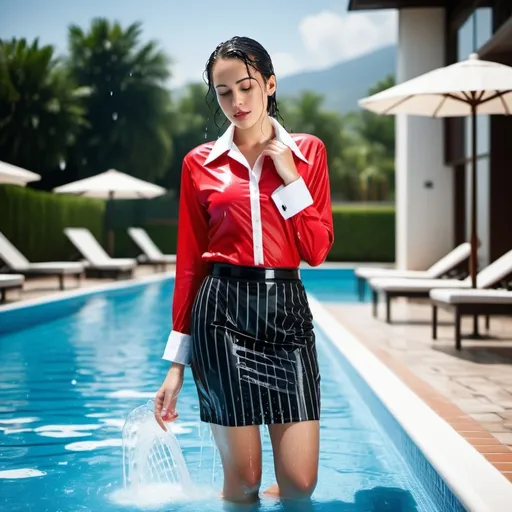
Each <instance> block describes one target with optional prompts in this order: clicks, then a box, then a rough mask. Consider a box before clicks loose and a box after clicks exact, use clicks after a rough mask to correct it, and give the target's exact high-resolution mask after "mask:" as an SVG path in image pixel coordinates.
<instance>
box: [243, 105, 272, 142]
mask: <svg viewBox="0 0 512 512" xmlns="http://www.w3.org/2000/svg"><path fill="white" fill-rule="evenodd" d="M273 136H274V126H273V125H272V121H271V120H270V118H269V116H268V115H267V114H266V113H265V115H263V116H261V118H260V119H259V120H258V122H257V123H256V124H255V125H254V126H251V128H248V129H247V130H240V129H238V128H235V133H234V136H233V141H234V142H235V144H236V145H237V146H239V147H240V146H242V147H252V146H259V145H261V144H264V145H266V144H267V143H268V141H269V140H270V139H272V137H273Z"/></svg>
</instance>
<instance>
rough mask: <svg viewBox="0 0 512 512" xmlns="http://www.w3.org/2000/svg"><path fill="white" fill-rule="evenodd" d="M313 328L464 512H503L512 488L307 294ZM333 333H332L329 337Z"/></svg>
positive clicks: (391, 371) (325, 309)
mask: <svg viewBox="0 0 512 512" xmlns="http://www.w3.org/2000/svg"><path fill="white" fill-rule="evenodd" d="M308 296H309V302H310V306H311V309H312V313H313V317H314V319H315V323H317V324H318V326H319V327H320V328H321V329H322V331H324V332H325V335H326V336H327V337H328V338H329V340H330V341H331V343H332V344H333V346H334V348H336V349H338V350H339V352H341V354H342V355H343V357H345V358H346V359H347V361H348V362H349V363H350V364H351V365H352V367H353V368H354V369H355V371H356V372H357V373H359V375H360V376H361V377H362V378H363V380H364V381H365V382H366V383H367V384H368V386H369V387H370V388H371V390H372V392H373V393H375V394H376V395H377V397H378V398H379V399H380V400H381V402H382V403H383V404H384V406H385V407H386V408H387V409H388V410H389V412H390V413H391V414H392V416H393V417H394V418H395V419H396V421H397V422H398V423H399V424H400V425H401V426H402V428H403V429H404V430H405V432H406V433H407V434H408V435H409V437H410V438H411V439H412V441H413V442H414V443H415V444H416V445H417V446H418V448H419V449H420V451H421V452H422V453H423V455H424V456H425V458H426V459H427V460H428V461H429V462H430V464H432V466H433V467H434V468H435V470H436V471H437V472H438V473H439V475H440V476H441V477H442V478H443V480H444V481H445V482H446V484H447V485H448V487H449V488H450V489H451V491H452V492H453V494H454V495H455V496H456V497H457V498H458V499H459V500H460V502H461V503H462V505H463V506H464V507H465V508H466V509H467V510H468V511H470V512H509V511H510V503H512V483H511V482H509V481H508V480H507V478H506V477H505V476H504V475H503V474H502V473H501V472H500V471H499V470H498V469H497V468H496V467H494V466H493V465H492V463H491V462H489V461H488V460H487V459H486V458H485V457H484V456H483V455H482V454H481V453H479V452H478V451H477V450H476V449H475V448H474V447H473V446H472V445H471V444H470V443H469V442H468V441H467V440H466V439H465V438H464V437H463V436H462V435H461V434H460V433H459V432H457V431H456V430H455V429H454V428H453V427H452V426H451V425H450V424H449V423H447V422H446V421H445V420H444V419H443V418H442V417H441V416H439V415H438V414H437V413H436V412H435V411H434V410H433V409H432V408H431V407H430V406H429V405H428V404H427V403H426V402H425V401H424V400H423V399H422V398H421V397H420V396H418V395H417V394H416V393H415V392H414V391H413V390H412V389H411V388H410V387H409V386H407V384H405V383H404V382H403V381H402V380H401V379H400V377H399V376H398V375H397V374H396V373H395V372H394V371H393V370H392V369H391V368H389V367H388V366H387V365H386V364H385V363H384V362H383V361H381V360H380V359H379V357H378V356H377V355H376V354H375V353H374V352H373V351H372V350H371V349H370V348H368V347H367V346H366V345H365V344H364V343H363V342H361V341H360V340H359V339H358V338H357V336H355V335H354V334H352V333H351V332H350V331H349V330H348V329H347V328H346V327H345V326H343V324H342V323H341V322H339V321H338V320H336V318H335V317H334V316H333V315H332V314H331V313H330V312H329V311H328V310H327V308H325V306H323V305H322V303H321V302H320V301H319V300H317V299H316V298H315V297H314V295H312V294H308ZM333 333H336V334H335V335H333Z"/></svg>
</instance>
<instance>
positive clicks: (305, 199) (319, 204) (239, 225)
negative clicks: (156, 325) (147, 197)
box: [163, 118, 334, 364]
mask: <svg viewBox="0 0 512 512" xmlns="http://www.w3.org/2000/svg"><path fill="white" fill-rule="evenodd" d="M271 120H272V123H273V125H274V129H275V135H276V139H277V140H279V141H281V142H282V143H284V144H286V145H287V146H288V147H289V148H290V149H291V150H292V152H293V154H294V160H295V165H296V167H297V171H298V173H299V175H300V178H299V179H298V180H296V181H294V182H292V183H290V184H289V185H287V186H284V185H283V182H282V179H281V178H280V176H279V174H278V173H277V171H276V169H275V167H274V163H273V162H272V159H271V158H270V157H268V156H266V157H263V158H262V157H260V158H258V160H257V161H256V163H255V164H254V167H253V168H252V169H250V166H249V164H248V162H247V161H246V159H245V157H244V156H243V154H242V153H241V152H240V151H239V150H238V148H237V147H236V145H235V144H234V142H233V133H234V127H233V126H231V127H229V128H228V129H227V130H226V132H225V133H224V135H223V136H222V137H220V138H219V139H218V140H217V141H216V142H215V143H213V142H209V143H206V144H202V145H200V146H198V147H196V148H195V149H193V150H192V151H191V152H190V153H188V154H187V155H186V157H185V158H184V160H183V167H182V174H181V194H180V206H179V221H178V222H179V224H178V247H177V252H176V277H175V285H174V297H173V306H172V319H173V322H172V323H173V330H172V332H171V334H170V336H169V339H168V342H167V346H166V348H165V352H164V355H163V358H164V359H167V360H170V361H176V362H179V363H182V364H190V347H189V343H190V339H189V338H190V336H189V335H190V324H191V310H192V305H193V302H194V300H195V297H196V294H197V292H198V290H199V287H200V286H201V283H202V282H203V280H204V278H205V277H206V276H207V275H208V273H209V271H210V265H211V263H212V262H225V263H232V264H235V265H244V266H256V267H258V266H262V267H289V268H290V267H291V268H297V267H298V266H299V264H300V261H301V260H304V261H306V262H307V263H309V264H310V265H312V266H316V265H319V264H320V263H322V262H323V261H324V260H325V258H326V256H327V254H328V252H329V250H330V248H331V246H332V243H333V239H334V238H333V224H332V211H331V197H330V187H329V176H328V168H327V156H326V150H325V146H324V144H323V143H322V142H321V141H320V139H318V138H317V137H315V136H313V135H305V134H293V135H290V134H288V133H287V132H286V130H285V129H284V128H283V127H282V126H281V125H280V124H279V123H278V122H277V121H276V120H275V119H273V118H271Z"/></svg>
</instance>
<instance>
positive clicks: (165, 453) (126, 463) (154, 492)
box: [122, 400, 196, 503]
mask: <svg viewBox="0 0 512 512" xmlns="http://www.w3.org/2000/svg"><path fill="white" fill-rule="evenodd" d="M153 410H154V404H153V401H152V400H149V401H148V402H147V403H146V404H144V405H142V406H140V407H137V408H136V409H134V410H133V411H132V412H131V413H130V414H129V415H128V417H127V418H126V421H125V423H124V426H123V431H122V432H123V481H124V491H125V494H126V493H127V494H129V495H130V496H131V499H132V500H133V499H134V498H135V501H138V500H137V497H141V498H144V499H147V497H148V495H151V496H152V500H151V501H152V502H153V503H155V502H160V503H162V502H168V501H182V500H186V499H191V498H193V497H195V496H194V495H195V494H196V492H195V489H194V485H193V482H192V479H191V478H190V474H189V472H188V468H187V465H186V462H185V459H184V457H183V454H182V452H181V448H180V445H179V443H178V440H177V439H176V437H175V435H174V434H173V432H172V431H171V430H170V429H168V431H167V432H164V431H163V430H162V429H161V428H160V426H159V425H158V423H157V422H156V420H155V418H154V415H153ZM148 491H149V492H148Z"/></svg>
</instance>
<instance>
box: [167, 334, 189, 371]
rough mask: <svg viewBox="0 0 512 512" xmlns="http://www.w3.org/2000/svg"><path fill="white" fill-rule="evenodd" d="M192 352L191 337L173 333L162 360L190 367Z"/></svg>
mask: <svg viewBox="0 0 512 512" xmlns="http://www.w3.org/2000/svg"><path fill="white" fill-rule="evenodd" d="M191 352H192V351H191V349H190V335H189V334H183V333H182V332H178V331H171V334H169V338H168V339H167V344H166V345H165V350H164V355H163V356H162V359H166V360H167V361H172V362H174V363H180V364H184V365H186V366H190V359H191V355H192V354H191Z"/></svg>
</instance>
